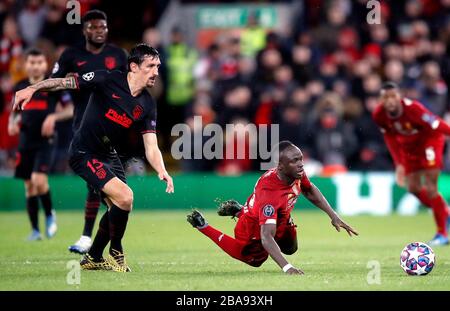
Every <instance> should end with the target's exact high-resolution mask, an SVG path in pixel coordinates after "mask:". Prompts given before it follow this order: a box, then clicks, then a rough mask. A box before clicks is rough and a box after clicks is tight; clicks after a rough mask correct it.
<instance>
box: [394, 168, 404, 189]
mask: <svg viewBox="0 0 450 311" xmlns="http://www.w3.org/2000/svg"><path fill="white" fill-rule="evenodd" d="M395 182H396V183H397V185H399V186H400V187H405V167H404V166H403V165H397V166H396V167H395Z"/></svg>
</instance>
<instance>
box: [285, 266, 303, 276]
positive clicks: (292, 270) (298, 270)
mask: <svg viewBox="0 0 450 311" xmlns="http://www.w3.org/2000/svg"><path fill="white" fill-rule="evenodd" d="M286 273H287V274H289V275H293V274H298V275H302V274H305V272H303V271H302V270H300V269H297V268H296V267H291V268H289V270H288V271H286Z"/></svg>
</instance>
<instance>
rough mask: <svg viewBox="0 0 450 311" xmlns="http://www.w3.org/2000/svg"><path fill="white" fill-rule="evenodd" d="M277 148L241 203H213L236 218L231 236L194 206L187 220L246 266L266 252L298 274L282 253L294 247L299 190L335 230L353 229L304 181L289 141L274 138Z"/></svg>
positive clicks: (299, 154)
mask: <svg viewBox="0 0 450 311" xmlns="http://www.w3.org/2000/svg"><path fill="white" fill-rule="evenodd" d="M278 150H279V161H278V167H277V168H275V169H271V170H269V171H267V172H266V173H265V174H264V175H263V176H262V177H261V178H260V179H259V180H258V182H257V183H256V186H255V190H254V192H253V194H252V195H251V196H250V197H249V198H248V199H247V202H246V204H245V205H244V206H241V205H239V203H237V202H236V201H232V200H231V201H226V202H224V203H222V204H221V207H220V208H219V211H218V213H219V215H221V216H233V217H238V218H239V220H238V222H237V224H236V227H235V229H234V234H235V238H232V237H230V236H228V235H226V234H224V233H222V232H220V231H218V230H216V229H215V228H213V227H212V226H210V225H209V224H208V223H207V222H206V220H205V219H204V217H203V216H202V215H201V214H200V213H199V212H198V211H195V210H194V211H193V212H192V213H191V214H190V215H188V216H187V220H188V222H189V223H190V224H191V225H192V226H193V227H196V228H197V229H198V230H199V231H200V232H201V233H203V234H204V235H206V236H207V237H209V238H210V239H211V240H212V241H213V242H214V243H216V244H217V245H218V246H219V247H220V248H222V249H223V250H224V251H225V252H226V253H227V254H229V255H230V256H231V257H233V258H235V259H238V260H240V261H242V262H245V263H246V264H248V265H250V266H253V267H259V266H261V265H262V264H263V263H264V262H265V261H266V259H267V258H268V256H269V255H270V257H272V259H273V260H274V261H275V262H276V263H277V264H278V265H279V266H280V268H281V269H282V270H283V272H285V273H288V274H303V271H302V270H300V269H298V268H295V267H294V266H292V265H291V264H290V263H289V262H288V261H287V260H286V258H284V256H283V254H282V253H284V254H286V255H292V254H294V253H295V252H296V251H297V249H298V244H297V231H296V229H295V228H296V225H295V224H294V223H293V220H292V217H291V211H292V210H293V208H294V205H295V203H296V202H297V198H298V197H299V195H300V194H301V193H303V195H304V196H305V197H306V198H307V199H308V200H309V201H311V202H312V203H313V204H314V205H315V206H317V207H318V208H320V209H321V210H323V211H324V212H325V213H327V215H328V216H329V217H330V218H331V224H332V225H333V226H334V227H335V228H336V230H337V231H340V228H344V229H345V230H346V231H347V232H348V234H349V235H350V236H352V234H355V235H358V233H357V232H356V231H355V230H353V229H352V228H351V227H350V226H349V225H347V224H346V223H345V222H343V221H342V220H341V219H340V218H339V216H338V215H337V214H336V213H335V212H334V211H333V209H332V208H331V206H330V204H329V203H328V201H327V200H326V199H325V197H324V196H323V195H322V193H321V192H320V191H319V189H317V188H316V186H314V184H313V183H311V182H310V181H309V179H308V177H307V175H306V173H305V171H304V169H303V165H304V163H303V153H302V152H301V150H300V149H299V148H298V147H297V146H295V145H294V144H292V143H291V142H289V141H282V142H280V144H279V148H278Z"/></svg>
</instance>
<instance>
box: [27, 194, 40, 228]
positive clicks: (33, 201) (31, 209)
mask: <svg viewBox="0 0 450 311" xmlns="http://www.w3.org/2000/svg"><path fill="white" fill-rule="evenodd" d="M38 211H39V198H38V196H37V195H35V196H32V197H28V198H27V212H28V217H29V218H30V222H31V227H32V228H33V229H34V230H38V231H39V224H38Z"/></svg>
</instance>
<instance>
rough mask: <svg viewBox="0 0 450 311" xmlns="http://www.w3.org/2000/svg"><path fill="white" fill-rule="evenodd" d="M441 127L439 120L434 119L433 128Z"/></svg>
mask: <svg viewBox="0 0 450 311" xmlns="http://www.w3.org/2000/svg"><path fill="white" fill-rule="evenodd" d="M438 127H439V120H434V121H433V123H431V128H432V129H433V130H435V129H437V128H438Z"/></svg>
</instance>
